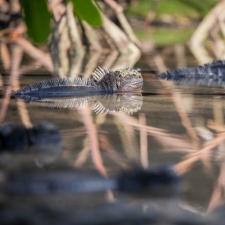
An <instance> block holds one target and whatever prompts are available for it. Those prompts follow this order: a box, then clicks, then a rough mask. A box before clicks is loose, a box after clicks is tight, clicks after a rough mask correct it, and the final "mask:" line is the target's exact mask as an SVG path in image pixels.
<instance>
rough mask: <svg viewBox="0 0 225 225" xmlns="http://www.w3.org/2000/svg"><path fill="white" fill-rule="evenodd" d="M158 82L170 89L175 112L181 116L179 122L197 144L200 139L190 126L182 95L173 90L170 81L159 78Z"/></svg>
mask: <svg viewBox="0 0 225 225" xmlns="http://www.w3.org/2000/svg"><path fill="white" fill-rule="evenodd" d="M159 81H160V83H162V85H163V86H165V87H166V88H168V89H169V90H171V95H172V99H173V101H174V104H175V106H176V109H177V112H178V114H179V116H180V118H181V122H182V125H183V126H184V127H185V129H186V130H187V132H188V134H189V136H190V137H191V138H192V140H193V142H194V143H196V144H197V145H198V144H199V142H200V140H199V138H198V136H197V134H196V131H195V129H194V128H193V127H192V126H191V122H190V119H189V117H188V115H187V113H186V110H185V108H184V106H183V103H182V95H181V93H180V92H178V91H175V87H174V84H173V83H172V82H167V81H164V80H161V79H160V80H159Z"/></svg>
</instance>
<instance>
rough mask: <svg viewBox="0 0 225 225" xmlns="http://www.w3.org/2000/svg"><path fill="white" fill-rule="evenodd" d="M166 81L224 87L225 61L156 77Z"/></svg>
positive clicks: (178, 70)
mask: <svg viewBox="0 0 225 225" xmlns="http://www.w3.org/2000/svg"><path fill="white" fill-rule="evenodd" d="M156 76H157V77H159V78H161V79H165V80H172V81H174V82H175V83H178V84H187V85H203V86H210V85H216V86H224V85H225V61H222V60H217V61H214V62H212V63H208V64H205V65H203V66H198V67H193V68H184V69H177V70H170V71H167V72H164V73H160V74H157V75H156Z"/></svg>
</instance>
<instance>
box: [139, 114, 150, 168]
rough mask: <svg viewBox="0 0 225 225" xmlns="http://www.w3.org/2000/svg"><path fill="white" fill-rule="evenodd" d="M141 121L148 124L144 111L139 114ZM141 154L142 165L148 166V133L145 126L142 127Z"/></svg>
mask: <svg viewBox="0 0 225 225" xmlns="http://www.w3.org/2000/svg"><path fill="white" fill-rule="evenodd" d="M139 123H140V124H142V125H146V117H145V114H144V113H140V114H139ZM140 154H141V155H140V158H141V164H142V166H143V167H144V168H148V134H147V131H146V129H145V128H144V127H142V128H140Z"/></svg>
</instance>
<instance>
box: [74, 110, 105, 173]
mask: <svg viewBox="0 0 225 225" xmlns="http://www.w3.org/2000/svg"><path fill="white" fill-rule="evenodd" d="M78 112H79V113H80V115H81V117H82V121H83V123H84V126H85V127H86V129H87V134H88V137H89V139H90V145H91V153H92V160H93V163H94V165H95V166H96V168H97V169H98V170H99V172H100V173H101V174H102V175H103V176H107V172H106V169H105V167H104V165H103V163H102V158H101V154H100V150H99V143H98V137H97V131H96V128H95V126H94V124H93V121H92V117H91V110H90V109H89V108H88V107H86V106H82V107H80V108H78Z"/></svg>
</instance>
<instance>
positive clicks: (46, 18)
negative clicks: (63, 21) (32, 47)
mask: <svg viewBox="0 0 225 225" xmlns="http://www.w3.org/2000/svg"><path fill="white" fill-rule="evenodd" d="M20 4H21V6H22V8H23V18H24V21H25V23H26V26H27V34H28V36H29V38H30V39H31V40H32V41H33V42H35V43H36V44H41V43H44V42H45V41H46V40H47V38H48V36H49V34H50V31H51V27H50V20H51V15H50V13H49V11H48V8H47V3H46V0H32V1H31V0H20Z"/></svg>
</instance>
